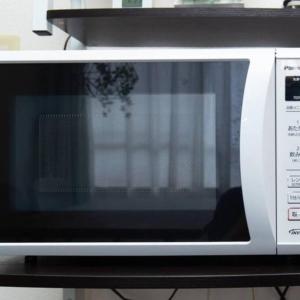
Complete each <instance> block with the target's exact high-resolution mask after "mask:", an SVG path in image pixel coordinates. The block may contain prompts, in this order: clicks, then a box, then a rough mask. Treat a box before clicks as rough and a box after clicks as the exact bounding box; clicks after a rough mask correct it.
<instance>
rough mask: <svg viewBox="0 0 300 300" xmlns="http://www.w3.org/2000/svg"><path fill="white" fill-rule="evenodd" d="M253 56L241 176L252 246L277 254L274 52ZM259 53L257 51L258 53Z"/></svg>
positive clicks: (245, 105) (245, 104)
mask: <svg viewBox="0 0 300 300" xmlns="http://www.w3.org/2000/svg"><path fill="white" fill-rule="evenodd" d="M257 51H258V52H255V51H254V54H253V57H252V58H251V59H250V66H249V71H248V75H247V80H246V86H245V92H244V100H243V109H242V120H241V145H240V149H241V152H240V160H241V177H242V190H243V198H244V206H245V213H246V217H247V223H248V227H249V233H250V247H251V249H252V247H253V253H256V254H274V253H276V193H275V189H276V184H275V181H276V176H275V171H276V170H275V51H274V49H273V50H271V49H269V50H266V49H262V50H260V51H259V50H257ZM255 53H256V54H255ZM251 251H252V250H251Z"/></svg>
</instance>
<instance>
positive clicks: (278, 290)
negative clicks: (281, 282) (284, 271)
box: [275, 286, 290, 300]
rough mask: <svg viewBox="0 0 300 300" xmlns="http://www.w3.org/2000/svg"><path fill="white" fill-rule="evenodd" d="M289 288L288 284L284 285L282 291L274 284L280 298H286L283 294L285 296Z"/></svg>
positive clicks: (282, 299)
mask: <svg viewBox="0 0 300 300" xmlns="http://www.w3.org/2000/svg"><path fill="white" fill-rule="evenodd" d="M289 288H290V287H289V286H286V287H285V288H284V290H283V291H282V290H281V289H280V288H279V287H278V286H275V290H276V292H277V293H278V295H279V296H280V300H286V297H285V296H286V294H287V292H288V290H289Z"/></svg>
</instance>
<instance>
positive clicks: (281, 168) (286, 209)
mask: <svg viewBox="0 0 300 300" xmlns="http://www.w3.org/2000/svg"><path fill="white" fill-rule="evenodd" d="M276 73H277V74H276V110H277V116H276V123H277V124H276V125H277V126H276V128H277V129H276V130H277V242H278V244H299V245H300V59H278V60H277V64H276Z"/></svg>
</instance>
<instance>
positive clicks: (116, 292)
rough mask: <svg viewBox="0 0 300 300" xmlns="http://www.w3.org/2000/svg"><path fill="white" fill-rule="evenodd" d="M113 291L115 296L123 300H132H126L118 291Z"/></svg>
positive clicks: (127, 299)
mask: <svg viewBox="0 0 300 300" xmlns="http://www.w3.org/2000/svg"><path fill="white" fill-rule="evenodd" d="M111 290H112V292H113V293H114V294H116V295H117V296H118V297H119V298H120V299H122V300H131V299H129V298H126V297H125V296H123V295H122V294H121V293H120V292H119V291H118V290H117V289H111Z"/></svg>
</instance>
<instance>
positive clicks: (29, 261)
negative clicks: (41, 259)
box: [24, 256, 38, 265]
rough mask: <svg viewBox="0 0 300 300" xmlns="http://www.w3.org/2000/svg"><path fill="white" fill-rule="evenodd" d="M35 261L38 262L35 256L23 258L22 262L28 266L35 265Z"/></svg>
mask: <svg viewBox="0 0 300 300" xmlns="http://www.w3.org/2000/svg"><path fill="white" fill-rule="evenodd" d="M37 260H38V257H37V256H25V258H24V262H25V264H26V265H27V264H30V265H33V264H36V263H37Z"/></svg>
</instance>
